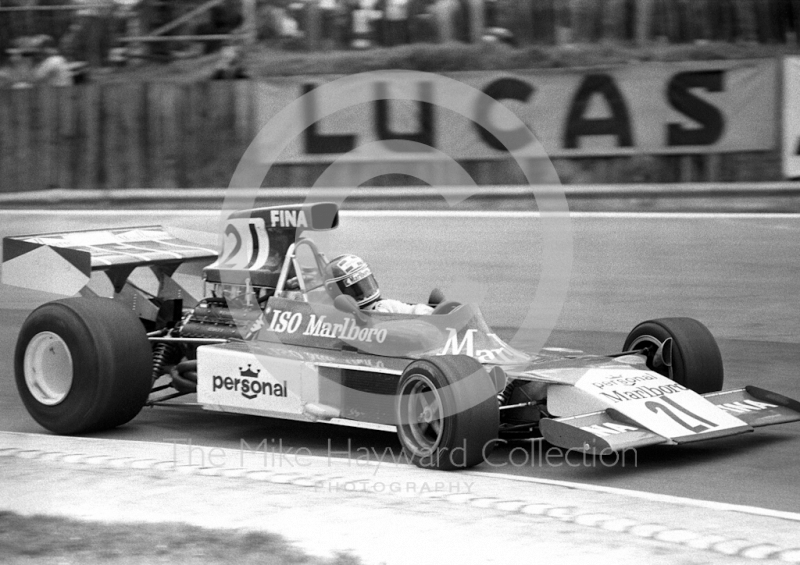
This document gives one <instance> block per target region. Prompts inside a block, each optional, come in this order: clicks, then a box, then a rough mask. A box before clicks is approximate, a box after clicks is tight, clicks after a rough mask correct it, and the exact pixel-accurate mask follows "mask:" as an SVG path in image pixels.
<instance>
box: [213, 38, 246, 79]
mask: <svg viewBox="0 0 800 565" xmlns="http://www.w3.org/2000/svg"><path fill="white" fill-rule="evenodd" d="M219 55H220V57H219V59H218V60H217V64H216V65H215V66H214V72H213V73H212V74H211V79H212V80H226V79H241V78H250V77H249V76H248V75H247V72H246V71H245V69H244V63H243V61H242V50H241V48H239V47H236V46H234V45H226V46H225V47H223V48H222V49H221V50H220V53H219Z"/></svg>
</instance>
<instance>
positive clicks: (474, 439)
mask: <svg viewBox="0 0 800 565" xmlns="http://www.w3.org/2000/svg"><path fill="white" fill-rule="evenodd" d="M395 412H396V414H395V416H396V422H397V435H398V438H399V439H400V443H401V444H402V445H403V449H404V450H405V452H406V453H407V454H408V456H409V457H410V458H411V461H412V462H413V463H414V464H415V465H416V466H418V467H425V468H431V469H441V470H452V469H466V468H469V467H473V466H475V465H478V464H480V463H482V462H483V461H484V458H485V457H486V456H487V455H489V453H491V451H492V449H493V448H494V444H495V441H496V440H497V434H498V430H499V427H500V413H499V409H498V402H497V393H496V391H495V389H494V383H493V381H492V379H491V377H490V376H489V374H488V373H487V372H486V370H485V369H484V368H483V366H482V365H481V364H480V363H478V362H477V361H475V360H474V359H473V358H471V357H467V356H464V355H459V356H447V357H445V356H443V357H434V358H429V359H423V360H420V361H415V362H413V363H411V364H410V365H409V366H408V367H407V368H406V370H405V371H404V372H403V375H402V377H400V382H399V383H398V387H397V400H396V410H395Z"/></svg>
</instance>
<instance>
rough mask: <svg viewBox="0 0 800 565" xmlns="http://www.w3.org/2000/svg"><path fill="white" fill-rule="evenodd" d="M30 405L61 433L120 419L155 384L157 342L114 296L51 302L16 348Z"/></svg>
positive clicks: (22, 390) (132, 412)
mask: <svg viewBox="0 0 800 565" xmlns="http://www.w3.org/2000/svg"><path fill="white" fill-rule="evenodd" d="M14 370H15V376H16V382H17V389H18V391H19V394H20V396H21V397H22V402H23V403H24V404H25V407H26V408H27V410H28V412H29V413H30V414H31V416H33V418H34V420H36V421H37V422H38V423H39V424H40V425H42V426H43V427H45V428H47V429H48V430H50V431H52V432H55V433H58V434H79V433H84V432H93V431H99V430H106V429H109V428H114V427H116V426H120V425H122V424H125V423H126V422H128V421H130V420H131V419H132V418H133V417H134V416H136V415H137V414H138V413H139V411H140V410H141V409H142V407H143V406H144V404H145V402H146V401H147V397H148V395H149V394H150V389H151V387H152V375H151V372H152V349H151V347H150V342H149V340H148V339H147V335H146V334H145V331H144V327H143V326H142V324H141V322H140V321H139V318H138V317H137V316H136V315H135V314H134V313H133V312H132V311H131V310H130V309H128V308H127V307H125V306H123V305H122V304H119V303H118V302H114V301H113V300H110V299H108V298H66V299H63V300H56V301H54V302H48V303H47V304H43V305H42V306H40V307H39V308H37V309H36V310H34V311H33V312H31V314H30V316H28V318H27V319H26V320H25V323H24V324H23V325H22V329H21V330H20V334H19V338H18V340H17V346H16V351H15V355H14Z"/></svg>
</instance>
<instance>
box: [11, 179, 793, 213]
mask: <svg viewBox="0 0 800 565" xmlns="http://www.w3.org/2000/svg"><path fill="white" fill-rule="evenodd" d="M312 190H313V193H314V199H315V200H326V199H328V200H334V201H341V200H342V199H345V200H344V203H343V205H342V208H343V209H350V210H363V209H407V210H415V209H419V210H447V209H456V210H507V211H512V210H522V211H524V210H535V209H536V208H535V203H534V199H533V191H532V190H531V188H530V187H526V186H481V187H444V188H437V189H434V188H431V187H377V188H364V187H362V188H356V189H349V188H314V189H305V188H263V189H260V190H259V191H258V198H257V200H256V205H257V206H274V205H280V204H286V203H296V202H301V201H303V200H305V199H306V198H307V197H308V196H309V195H310V193H311V191H312ZM558 191H563V192H564V193H565V194H566V196H567V202H568V204H569V208H570V210H571V211H576V212H578V211H609V212H760V213H767V212H769V213H800V182H778V183H741V184H725V183H685V184H626V185H563V186H557V185H556V186H549V185H548V186H540V187H538V190H537V192H538V196H539V198H546V197H547V195H548V194H556V193H557V192H558ZM445 193H446V194H447V195H448V196H453V197H456V196H460V197H462V198H463V197H468V198H466V199H465V200H464V201H463V202H461V203H460V204H458V205H457V206H453V207H451V206H450V205H449V204H448V201H447V200H445V198H444V194H445ZM248 195H249V192H248V191H243V190H240V189H225V188H203V189H172V190H169V191H166V190H159V189H134V188H131V189H115V190H84V189H74V190H69V189H54V190H42V191H33V192H15V193H4V194H0V209H10V208H14V209H20V208H52V209H87V208H88V209H92V208H101V209H102V208H108V209H115V208H133V209H175V210H180V209H214V208H221V206H222V203H223V200H224V199H225V197H226V196H241V197H243V198H244V200H243V201H246V199H247V196H248Z"/></svg>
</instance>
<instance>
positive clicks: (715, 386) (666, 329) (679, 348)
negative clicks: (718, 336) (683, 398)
mask: <svg viewBox="0 0 800 565" xmlns="http://www.w3.org/2000/svg"><path fill="white" fill-rule="evenodd" d="M668 338H672V343H673V345H672V360H671V361H672V368H671V369H672V370H671V371H670V370H669V368H668V367H663V366H662V367H654V366H653V356H654V354H655V352H656V350H657V349H658V348H659V346H660V345H661V344H662V343H663V342H664V341H665V340H666V339H668ZM635 349H645V350H646V352H647V364H648V367H649V368H650V369H652V370H654V371H656V372H657V373H661V374H662V375H664V376H666V377H669V378H672V380H674V381H675V382H676V383H678V384H681V385H683V386H685V387H686V388H688V389H690V390H693V391H695V392H697V393H699V394H705V393H707V392H717V391H719V390H722V381H723V380H724V376H725V375H724V371H723V368H722V355H721V354H720V352H719V346H718V345H717V341H716V340H715V339H714V336H713V335H711V332H710V331H708V328H707V327H705V326H704V325H703V324H701V323H700V322H698V321H697V320H695V319H693V318H660V319H657V320H650V321H647V322H642V323H641V324H639V325H638V326H636V327H635V328H633V330H631V333H629V334H628V337H627V338H625V344H624V345H623V346H622V350H623V351H632V350H635Z"/></svg>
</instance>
